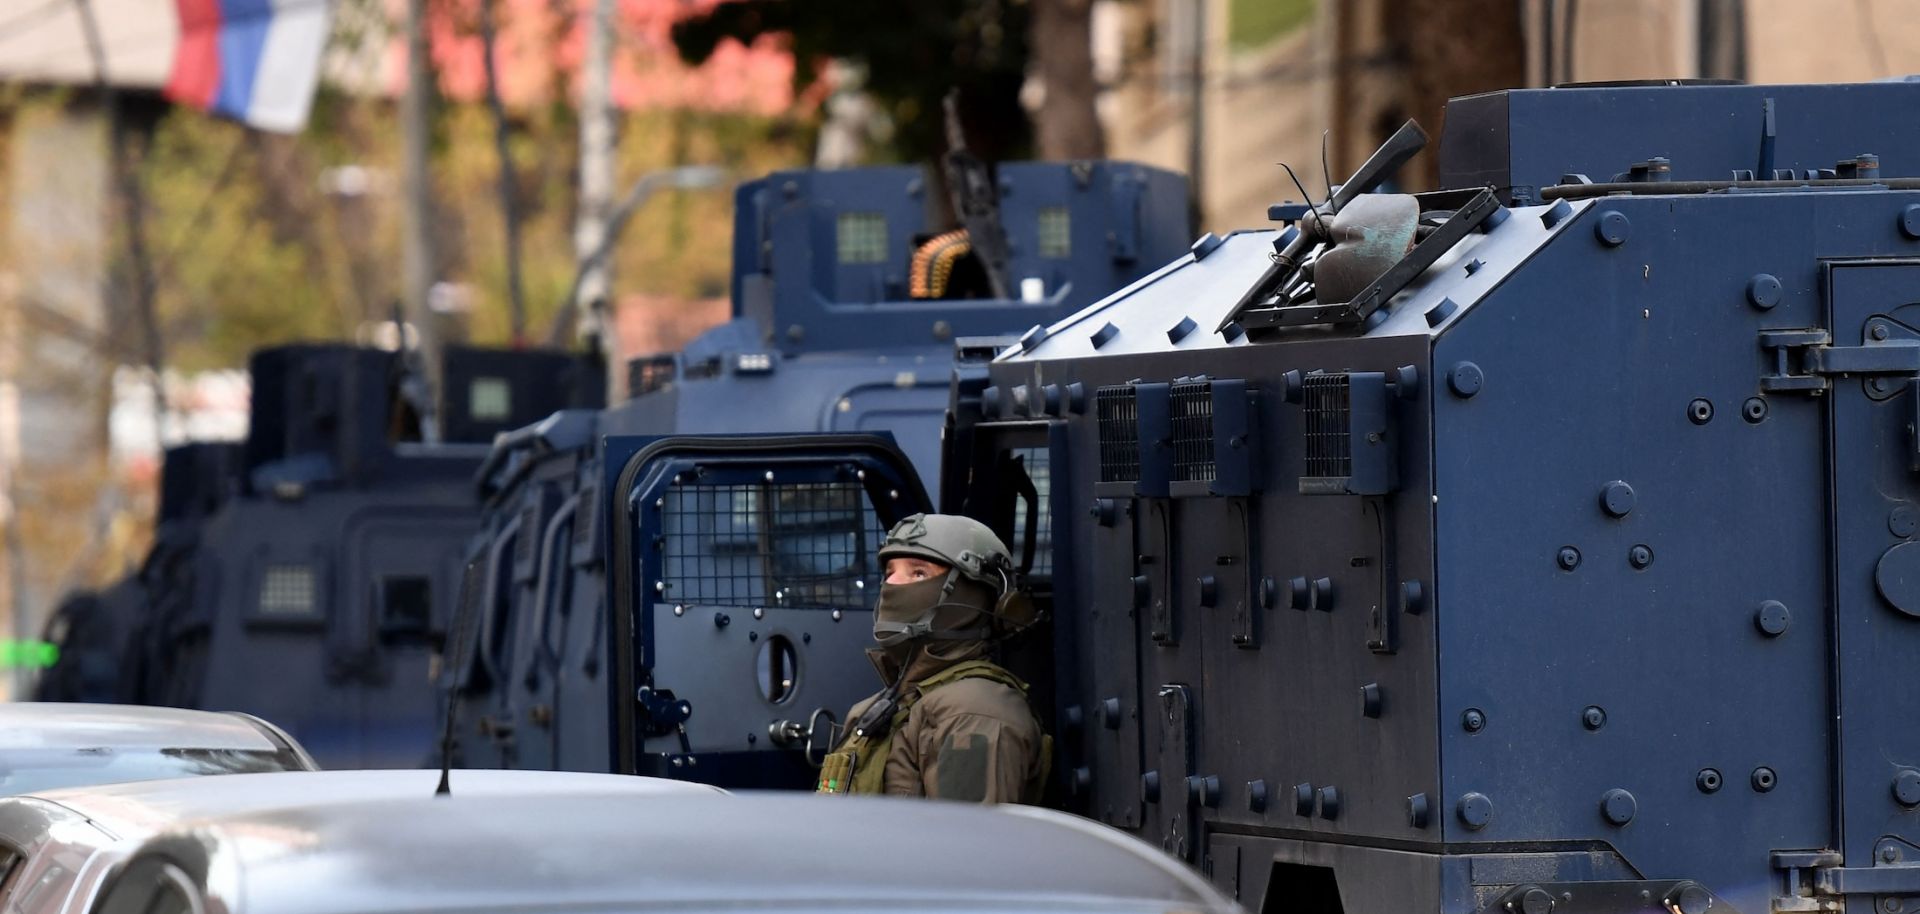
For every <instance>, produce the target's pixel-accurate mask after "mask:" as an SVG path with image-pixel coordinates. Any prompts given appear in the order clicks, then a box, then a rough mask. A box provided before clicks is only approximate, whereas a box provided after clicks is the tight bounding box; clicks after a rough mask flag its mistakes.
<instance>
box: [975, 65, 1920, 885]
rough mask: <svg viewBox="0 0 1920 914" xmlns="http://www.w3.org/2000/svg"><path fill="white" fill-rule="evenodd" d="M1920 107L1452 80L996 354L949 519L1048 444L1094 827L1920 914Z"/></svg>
mask: <svg viewBox="0 0 1920 914" xmlns="http://www.w3.org/2000/svg"><path fill="white" fill-rule="evenodd" d="M1914 110H1920V84H1915V83H1887V84H1869V85H1833V86H1730V85H1711V86H1709V85H1646V86H1592V87H1568V88H1556V89H1544V90H1514V91H1504V92H1495V93H1490V94H1486V95H1479V96H1473V97H1468V98H1461V99H1455V100H1454V101H1453V103H1452V104H1451V105H1450V106H1449V108H1448V110H1447V113H1446V126H1445V130H1444V132H1443V134H1442V137H1441V140H1440V143H1439V149H1438V154H1439V173H1440V175H1441V179H1442V183H1443V185H1444V187H1443V188H1442V189H1441V190H1439V191H1437V192H1434V193H1428V194H1420V195H1413V196H1408V195H1399V194H1384V193H1365V191H1369V190H1370V189H1372V188H1374V187H1376V186H1378V184H1379V182H1380V181H1381V180H1382V179H1383V178H1384V177H1385V176H1386V175H1388V174H1389V173H1391V171H1392V170H1393V169H1394V167H1396V166H1397V165H1398V164H1400V163H1401V162H1403V161H1405V160H1406V159H1407V158H1408V157H1410V156H1411V155H1412V154H1413V153H1414V152H1415V151H1416V150H1418V149H1419V148H1420V147H1421V146H1422V145H1423V144H1424V140H1425V138H1424V136H1423V135H1422V134H1421V133H1420V132H1419V130H1418V128H1416V127H1412V126H1409V127H1408V128H1405V129H1403V131H1402V132H1401V133H1399V134H1397V135H1396V136H1395V137H1394V138H1393V139H1392V140H1390V141H1389V143H1388V144H1387V145H1386V146H1385V147H1383V149H1382V150H1381V151H1380V152H1379V153H1378V154H1376V156H1375V157H1374V159H1372V160H1370V161H1369V162H1368V163H1367V164H1366V165H1365V166H1364V167H1363V168H1362V169H1361V170H1360V172H1359V173H1358V174H1356V175H1355V176H1354V178H1353V179H1352V180H1351V181H1349V182H1348V183H1347V184H1346V185H1345V186H1343V187H1340V188H1338V189H1336V190H1334V191H1333V193H1332V194H1331V198H1330V199H1328V200H1323V201H1318V202H1317V203H1314V204H1312V205H1290V206H1279V207H1276V208H1275V211H1274V216H1275V217H1276V219H1278V220H1280V221H1282V222H1283V223H1284V224H1283V225H1281V226H1279V227H1276V228H1274V229H1268V230H1259V231H1245V232H1237V233H1234V234H1232V235H1229V236H1227V237H1224V238H1217V237H1212V236H1208V237H1204V238H1202V239H1201V240H1200V241H1199V242H1198V243H1196V244H1195V245H1194V246H1193V249H1192V251H1191V252H1190V253H1188V254H1187V255H1185V256H1183V257H1181V258H1179V259H1177V260H1175V261H1173V262H1172V263H1170V264H1168V265H1166V266H1165V267H1163V268H1161V269H1159V270H1158V271H1157V272H1155V273H1154V274H1153V275H1152V276H1151V277H1149V278H1147V279H1146V280H1144V281H1142V282H1140V283H1137V284H1135V285H1134V286H1132V287H1130V288H1129V289H1127V290H1126V291H1124V292H1122V293H1119V294H1116V295H1113V296H1110V297H1108V298H1107V299H1105V300H1104V301H1102V302H1100V303H1098V304H1097V305H1096V306H1094V307H1091V308H1088V309H1086V310H1084V311H1082V312H1080V313H1078V314H1076V315H1074V316H1073V317H1071V318H1068V319H1066V320H1063V321H1060V322H1057V323H1055V324H1053V325H1051V326H1050V327H1049V328H1048V329H1047V330H1046V331H1045V332H1044V334H1033V335H1030V336H1029V337H1027V338H1026V339H1025V340H1023V342H1022V344H1021V345H1019V346H1017V347H1014V348H1013V349H1011V350H1009V351H1008V352H1006V353H1004V354H1002V355H1001V356H999V357H998V359H997V360H996V361H994V362H993V363H992V365H991V366H990V368H989V369H988V371H987V377H986V378H984V379H982V380H980V381H979V382H977V383H976V384H975V385H973V386H972V387H970V388H965V389H961V390H959V391H957V397H956V415H955V428H954V432H953V434H952V435H950V438H949V443H950V445H951V446H953V447H955V448H957V449H958V450H957V451H954V452H950V453H949V456H948V466H947V474H946V475H947V479H946V483H945V485H944V486H943V488H944V490H945V492H946V495H945V498H944V501H945V504H946V506H947V507H948V508H950V509H952V508H960V509H962V510H965V511H966V512H968V513H971V514H974V515H976V516H979V517H982V518H986V519H998V522H999V523H1000V526H1001V529H1002V531H1003V533H1004V534H1005V535H1007V536H1008V537H1009V540H1010V541H1017V539H1018V538H1017V537H1016V536H1014V534H1015V532H1016V531H1015V530H1014V529H1013V528H1012V526H1011V523H1010V522H1009V521H1008V520H1007V519H1008V518H1016V517H1018V516H1020V514H1021V511H1020V509H1019V507H1018V502H1019V500H1020V498H1021V497H1022V496H1021V495H1020V494H1019V493H1020V491H1021V489H1022V488H1023V487H1022V486H1019V485H1015V484H1010V483H1009V472H1008V470H1009V468H1013V469H1018V464H1016V463H1015V462H1013V461H1011V460H1009V459H1008V458H1009V457H1011V456H1012V455H1015V454H1017V453H1020V452H1023V451H1026V450H1028V449H1031V448H1034V447H1039V448H1043V449H1044V451H1045V453H1046V454H1047V455H1048V460H1047V463H1048V466H1049V468H1050V475H1051V478H1050V491H1049V495H1050V499H1049V501H1050V511H1049V514H1050V518H1051V549H1052V554H1051V557H1050V558H1051V567H1050V569H1049V570H1050V574H1048V575H1044V576H1039V580H1037V581H1036V583H1037V584H1038V585H1039V586H1037V587H1036V593H1037V594H1039V595H1041V596H1042V597H1043V598H1044V601H1045V602H1046V603H1048V605H1049V606H1050V608H1051V612H1052V615H1053V618H1054V626H1055V631H1054V639H1053V646H1052V652H1051V657H1050V658H1048V660H1049V662H1048V663H1046V664H1045V665H1044V669H1042V670H1040V671H1039V672H1038V673H1036V672H1035V671H1034V670H1031V669H1030V670H1028V672H1029V674H1034V675H1047V672H1046V671H1047V670H1051V671H1052V673H1051V675H1052V676H1053V677H1054V680H1055V681H1054V685H1055V687H1056V691H1057V694H1058V700H1057V704H1056V707H1055V710H1056V712H1057V713H1056V717H1055V719H1054V726H1055V732H1056V734H1057V739H1058V741H1059V743H1058V744H1059V746H1060V753H1059V756H1058V757H1057V758H1056V759H1055V763H1054V766H1053V771H1054V773H1055V775H1056V776H1057V778H1058V779H1059V781H1060V783H1059V784H1058V785H1057V786H1058V788H1059V789H1060V790H1061V792H1062V794H1063V795H1064V796H1065V797H1066V798H1067V799H1066V802H1067V804H1068V805H1069V808H1071V809H1074V810H1076V811H1079V812H1082V813H1085V814H1086V815H1089V816H1092V817H1094V818H1097V819H1099V820H1101V821H1104V822H1107V823H1110V824H1112V825H1115V826H1118V827H1120V828H1123V829H1127V830H1130V831H1133V832H1135V833H1137V834H1140V835H1141V836H1143V837H1146V838H1148V839H1150V840H1152V841H1154V842H1156V843H1158V844H1160V845H1161V846H1163V847H1164V848H1166V849H1167V851H1169V852H1170V853H1173V854H1175V855H1178V856H1179V857H1181V858H1183V859H1186V860H1188V861H1191V862H1192V863H1193V864H1195V865H1196V866H1198V867H1200V868H1201V869H1203V870H1205V871H1206V872H1208V873H1210V874H1211V875H1212V878H1213V879H1214V880H1215V881H1216V882H1217V883H1219V884H1220V885H1221V886H1223V887H1225V888H1226V889H1227V890H1229V891H1230V892H1231V893H1233V894H1235V895H1237V896H1238V897H1239V898H1240V899H1241V900H1242V902H1243V903H1245V904H1246V905H1247V906H1248V907H1250V908H1254V909H1257V910H1262V911H1303V912H1408V911H1439V912H1448V914H1472V912H1488V914H1496V912H1497V914H1549V912H1553V914H1580V912H1607V914H1622V912H1653V911H1668V912H1673V914H1711V912H1735V911H1738V912H1746V914H1769V912H1813V911H1845V912H1849V914H1868V912H1875V911H1877V912H1881V914H1891V912H1900V911H1905V910H1909V909H1910V908H1911V906H1913V905H1916V904H1920V725H1917V724H1920V677H1916V676H1915V675H1914V669H1915V667H1914V663H1915V658H1917V657H1920V544H1917V543H1916V537H1920V475H1916V473H1920V437H1916V436H1917V435H1920V432H1916V428H1920V419H1917V418H1916V415H1917V413H1916V410H1917V409H1920V122H1915V121H1914V120H1913V119H1912V118H1910V117H1905V116H1903V115H1902V114H1901V112H1911V111H1914ZM1016 481H1017V480H1016ZM1016 548H1017V547H1016ZM1029 561H1030V563H1031V564H1032V565H1034V566H1035V567H1036V568H1039V567H1045V564H1046V563H1045V561H1044V559H1039V558H1032V557H1030V558H1029Z"/></svg>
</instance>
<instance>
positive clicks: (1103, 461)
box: [1093, 384, 1140, 482]
mask: <svg viewBox="0 0 1920 914" xmlns="http://www.w3.org/2000/svg"><path fill="white" fill-rule="evenodd" d="M1093 408H1094V418H1095V424H1096V426H1097V428H1098V431H1099V435H1100V481H1101V482H1137V481H1139V479H1140V411H1139V404H1138V402H1137V401H1136V400H1135V399H1134V392H1133V388H1132V387H1128V386H1126V385H1124V384H1123V385H1118V386H1114V387H1102V388H1100V389H1099V390H1096V391H1094V393H1093Z"/></svg>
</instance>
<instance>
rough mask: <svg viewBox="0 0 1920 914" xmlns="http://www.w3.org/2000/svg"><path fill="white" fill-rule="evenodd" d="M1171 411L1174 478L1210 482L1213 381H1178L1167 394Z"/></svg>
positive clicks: (1213, 472)
mask: <svg viewBox="0 0 1920 914" xmlns="http://www.w3.org/2000/svg"><path fill="white" fill-rule="evenodd" d="M1170 398H1171V401H1172V402H1171V409H1172V412H1173V478H1174V480H1175V481H1176V482H1212V481H1213V478H1214V474H1215V472H1216V471H1215V468H1214V464H1213V382H1211V381H1181V382H1179V383H1176V384H1174V385H1173V390H1172V393H1171V395H1170Z"/></svg>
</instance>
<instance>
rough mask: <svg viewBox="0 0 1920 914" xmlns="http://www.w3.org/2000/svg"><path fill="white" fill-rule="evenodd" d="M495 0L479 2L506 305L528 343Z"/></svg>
mask: <svg viewBox="0 0 1920 914" xmlns="http://www.w3.org/2000/svg"><path fill="white" fill-rule="evenodd" d="M494 5H495V0H481V2H480V47H481V51H480V53H481V54H483V55H484V56H485V57H486V60H485V62H484V66H485V69H486V72H487V108H488V110H489V111H491V112H492V113H493V149H494V154H495V155H496V156H497V157H498V158H499V159H500V219H501V221H502V222H503V223H505V225H506V234H507V307H508V315H509V317H510V318H511V325H512V328H513V345H514V346H515V347H516V348H517V347H520V346H524V345H526V342H527V296H526V291H525V289H524V287H523V286H522V284H521V282H520V210H519V207H517V206H515V205H514V199H513V198H514V184H515V181H514V172H513V150H512V149H511V148H510V147H509V146H508V140H509V139H511V129H512V128H511V126H510V125H509V124H508V123H507V109H506V106H505V105H503V104H501V102H500V65H499V63H498V62H496V61H495V60H494V53H495V51H496V49H497V48H498V46H499V42H498V36H499V23H496V22H495V21H494V18H493V15H494Z"/></svg>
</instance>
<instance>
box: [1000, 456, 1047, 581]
mask: <svg viewBox="0 0 1920 914" xmlns="http://www.w3.org/2000/svg"><path fill="white" fill-rule="evenodd" d="M1008 456H1009V458H1010V459H1011V461H1012V463H1013V465H1014V467H1015V468H1016V470H1017V471H1019V472H1025V473H1026V475H1027V479H1028V480H1029V481H1031V482H1032V483H1033V488H1032V489H1031V490H1028V489H1027V487H1026V486H1016V487H1014V491H1015V493H1016V496H1015V497H1016V498H1017V500H1018V502H1019V503H1018V504H1016V505H1014V508H1013V542H1010V543H1008V544H1007V546H1008V547H1009V548H1011V549H1012V550H1013V551H1014V553H1015V556H1016V557H1017V558H1018V559H1019V562H1020V567H1021V568H1022V569H1024V570H1025V571H1026V572H1027V573H1028V574H1030V575H1033V576H1035V577H1041V578H1047V577H1052V576H1053V512H1052V510H1051V509H1050V508H1049V505H1051V504H1052V492H1053V473H1052V472H1051V468H1050V467H1049V466H1048V464H1047V449H1046V448H1044V447H1018V448H1013V449H1012V450H1011V451H1009V453H1008ZM1029 498H1031V499H1032V501H1031V502H1029V501H1028V499H1029ZM1029 515H1031V516H1032V517H1033V551H1032V552H1031V553H1029V552H1027V550H1026V543H1027V518H1028V516H1029Z"/></svg>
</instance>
